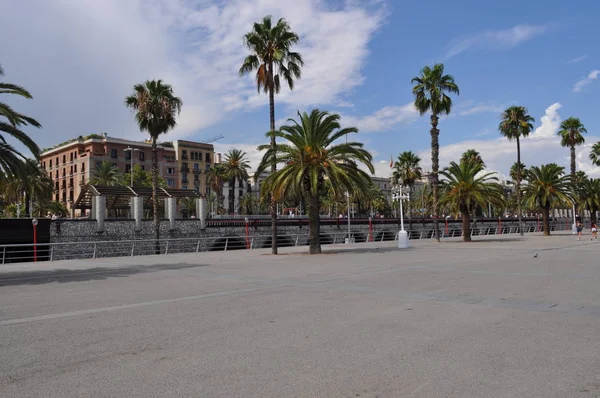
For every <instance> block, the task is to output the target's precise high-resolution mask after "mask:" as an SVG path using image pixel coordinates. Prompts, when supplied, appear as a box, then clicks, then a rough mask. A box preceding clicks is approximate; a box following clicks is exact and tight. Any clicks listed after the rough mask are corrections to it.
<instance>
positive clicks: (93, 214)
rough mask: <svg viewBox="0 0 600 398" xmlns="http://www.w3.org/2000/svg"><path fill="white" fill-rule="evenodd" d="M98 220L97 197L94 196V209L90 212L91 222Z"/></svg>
mask: <svg viewBox="0 0 600 398" xmlns="http://www.w3.org/2000/svg"><path fill="white" fill-rule="evenodd" d="M95 219H96V197H95V196H92V209H91V210H90V220H95Z"/></svg>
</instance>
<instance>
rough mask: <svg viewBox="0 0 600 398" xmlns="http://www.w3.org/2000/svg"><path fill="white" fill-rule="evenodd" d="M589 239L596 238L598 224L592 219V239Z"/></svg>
mask: <svg viewBox="0 0 600 398" xmlns="http://www.w3.org/2000/svg"><path fill="white" fill-rule="evenodd" d="M590 240H598V226H597V225H596V222H595V221H592V239H590Z"/></svg>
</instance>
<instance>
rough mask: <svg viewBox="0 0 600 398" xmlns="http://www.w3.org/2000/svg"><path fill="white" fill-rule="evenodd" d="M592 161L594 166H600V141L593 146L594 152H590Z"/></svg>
mask: <svg viewBox="0 0 600 398" xmlns="http://www.w3.org/2000/svg"><path fill="white" fill-rule="evenodd" d="M590 160H591V161H592V164H593V165H594V166H600V141H598V142H596V143H595V144H594V145H592V150H591V151H590Z"/></svg>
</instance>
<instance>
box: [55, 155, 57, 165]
mask: <svg viewBox="0 0 600 398" xmlns="http://www.w3.org/2000/svg"><path fill="white" fill-rule="evenodd" d="M55 164H56V167H58V156H57V157H56V163H55Z"/></svg>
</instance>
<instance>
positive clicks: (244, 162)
mask: <svg viewBox="0 0 600 398" xmlns="http://www.w3.org/2000/svg"><path fill="white" fill-rule="evenodd" d="M246 156H247V154H246V152H244V151H242V150H240V149H236V148H233V149H230V150H229V152H228V153H227V155H225V176H226V178H227V180H228V181H229V189H230V190H232V191H233V195H229V211H230V212H233V208H234V206H235V183H236V181H239V183H240V187H243V184H244V182H246V181H248V169H250V163H248V159H247V157H246Z"/></svg>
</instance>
